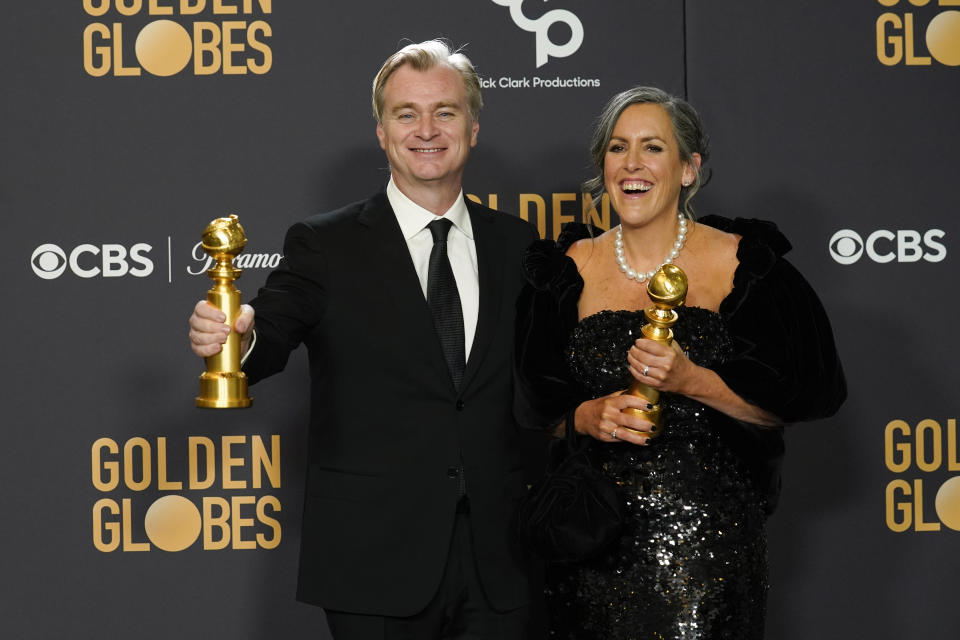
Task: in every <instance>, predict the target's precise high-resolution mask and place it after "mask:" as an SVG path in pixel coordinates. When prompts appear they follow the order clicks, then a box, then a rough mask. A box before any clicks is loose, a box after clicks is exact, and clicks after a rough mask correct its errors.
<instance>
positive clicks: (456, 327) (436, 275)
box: [427, 218, 466, 389]
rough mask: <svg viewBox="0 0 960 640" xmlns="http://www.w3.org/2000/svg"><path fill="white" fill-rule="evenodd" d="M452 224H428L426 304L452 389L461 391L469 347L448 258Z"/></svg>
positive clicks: (439, 220) (434, 222)
mask: <svg viewBox="0 0 960 640" xmlns="http://www.w3.org/2000/svg"><path fill="white" fill-rule="evenodd" d="M452 225H453V223H452V222H450V221H449V220H447V219H445V218H440V219H438V220H434V221H433V222H431V223H430V224H429V225H427V226H428V227H429V228H430V233H431V234H432V235H433V249H431V250H430V269H429V271H428V272H427V304H428V305H430V311H431V313H433V324H434V326H435V327H436V329H437V335H439V336H440V345H441V346H442V347H443V355H444V357H445V358H446V360H447V368H448V369H450V378H452V379H453V386H454V387H456V388H457V389H459V388H460V381H461V380H462V379H463V370H464V368H466V347H465V346H464V337H463V311H462V310H461V309H460V295H459V294H458V293H457V281H456V280H454V278H453V269H451V268H450V260H449V259H448V258H447V232H449V231H450V227H451V226H452Z"/></svg>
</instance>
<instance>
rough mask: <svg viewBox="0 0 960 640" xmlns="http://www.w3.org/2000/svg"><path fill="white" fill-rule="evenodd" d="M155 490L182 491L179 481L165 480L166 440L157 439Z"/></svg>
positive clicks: (181, 484)
mask: <svg viewBox="0 0 960 640" xmlns="http://www.w3.org/2000/svg"><path fill="white" fill-rule="evenodd" d="M157 488H158V489H160V490H161V491H179V490H181V489H183V483H182V482H180V481H179V480H178V481H176V482H170V481H168V480H167V439H166V438H163V437H160V438H157Z"/></svg>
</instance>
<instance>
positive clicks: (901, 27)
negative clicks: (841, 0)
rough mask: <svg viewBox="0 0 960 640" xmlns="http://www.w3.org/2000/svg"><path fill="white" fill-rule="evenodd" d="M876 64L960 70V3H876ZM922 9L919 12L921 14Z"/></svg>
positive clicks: (939, 0)
mask: <svg viewBox="0 0 960 640" xmlns="http://www.w3.org/2000/svg"><path fill="white" fill-rule="evenodd" d="M877 2H878V3H879V4H880V5H881V6H883V7H886V8H888V9H890V11H887V12H885V13H883V14H881V15H880V17H879V18H877V23H876V32H877V60H879V61H880V62H881V63H883V64H885V65H887V66H888V67H892V66H896V65H905V66H929V65H932V64H933V63H934V61H936V62H938V63H940V64H942V65H945V66H948V67H956V66H960V10H955V9H948V10H946V11H942V10H939V9H940V8H942V7H960V0H877ZM918 9H919V10H918Z"/></svg>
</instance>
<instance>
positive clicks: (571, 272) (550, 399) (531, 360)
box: [514, 224, 600, 429]
mask: <svg viewBox="0 0 960 640" xmlns="http://www.w3.org/2000/svg"><path fill="white" fill-rule="evenodd" d="M599 233H600V232H599V230H597V229H595V228H594V227H588V226H586V225H583V224H567V225H565V226H564V228H563V231H562V232H561V233H560V237H559V238H558V240H557V242H555V243H554V242H552V241H549V240H538V241H536V242H534V243H533V245H531V246H530V248H529V249H527V252H526V253H525V254H524V256H523V266H522V269H523V277H524V280H525V284H524V287H523V289H522V291H521V293H520V296H519V298H518V299H517V325H516V352H515V359H514V377H515V382H516V393H515V396H514V397H515V400H514V414H515V417H516V419H517V421H518V422H519V423H520V424H521V425H523V426H525V427H529V428H535V429H548V428H551V427H553V426H555V425H557V424H559V423H560V421H561V420H563V417H564V415H565V414H566V412H567V411H569V410H570V409H572V408H574V407H576V406H577V405H579V404H580V403H581V402H582V401H584V400H586V399H588V396H587V395H586V392H585V391H584V389H583V388H582V387H581V386H580V385H579V384H578V383H577V382H576V381H575V380H573V379H572V378H571V376H570V372H569V367H568V365H567V360H566V349H567V342H568V339H569V336H570V332H571V331H572V330H573V328H574V327H576V325H577V321H578V312H577V302H578V301H579V299H580V294H581V292H582V291H583V279H582V278H581V277H580V274H579V272H578V271H577V265H576V263H575V262H574V261H573V259H572V258H570V257H568V256H567V255H566V251H567V249H568V248H569V247H570V245H572V244H573V243H574V242H576V241H577V240H580V239H582V238H587V237H591V236H594V235H598V234H599Z"/></svg>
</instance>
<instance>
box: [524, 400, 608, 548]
mask: <svg viewBox="0 0 960 640" xmlns="http://www.w3.org/2000/svg"><path fill="white" fill-rule="evenodd" d="M573 413H574V412H573V411H570V412H569V413H568V415H567V418H566V427H565V430H566V436H565V437H564V438H558V439H556V440H554V441H552V442H551V443H550V448H549V455H548V459H547V466H546V473H545V475H544V477H543V478H541V479H540V480H539V481H538V482H537V483H536V484H534V485H533V486H532V487H531V488H530V491H529V493H528V494H527V495H526V497H524V499H523V501H521V503H520V508H519V510H518V512H517V527H518V533H519V535H520V540H521V541H522V542H523V543H524V545H525V546H526V547H527V548H528V549H530V550H532V551H534V552H536V553H537V554H539V555H540V556H542V557H543V558H544V559H545V560H549V561H551V562H580V561H582V560H586V559H588V558H592V557H594V556H596V555H597V554H599V553H600V552H601V551H603V550H604V549H606V548H607V547H608V546H609V545H610V543H612V542H613V541H615V540H616V539H617V538H618V537H619V536H620V532H621V531H622V529H623V520H624V509H623V499H622V498H621V497H620V495H619V494H618V493H617V488H616V485H615V484H614V482H613V480H611V479H610V478H609V477H608V476H606V475H605V474H604V473H603V472H602V471H601V470H600V469H599V468H598V467H597V466H595V464H594V462H593V460H592V457H591V452H590V447H591V444H592V442H593V439H592V438H588V437H583V436H578V435H577V434H576V432H575V429H574V426H573Z"/></svg>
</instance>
